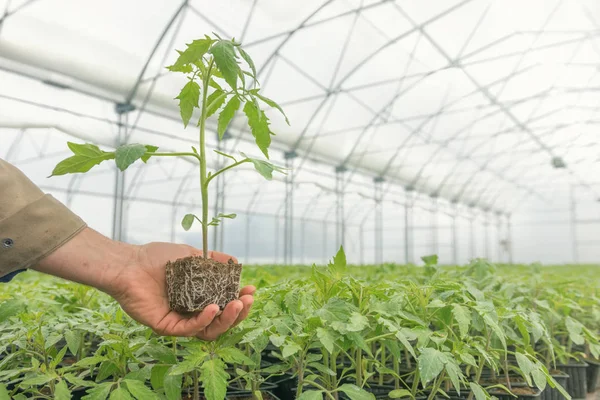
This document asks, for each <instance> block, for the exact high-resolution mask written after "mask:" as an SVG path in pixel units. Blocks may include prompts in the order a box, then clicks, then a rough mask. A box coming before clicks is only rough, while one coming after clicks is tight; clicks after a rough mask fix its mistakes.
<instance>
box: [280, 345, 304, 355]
mask: <svg viewBox="0 0 600 400" xmlns="http://www.w3.org/2000/svg"><path fill="white" fill-rule="evenodd" d="M300 350H302V348H300V346H298V345H297V344H296V343H288V344H286V345H285V346H283V349H282V350H281V355H282V356H283V358H288V357H291V356H293V355H294V354H296V353H297V352H299V351H300Z"/></svg>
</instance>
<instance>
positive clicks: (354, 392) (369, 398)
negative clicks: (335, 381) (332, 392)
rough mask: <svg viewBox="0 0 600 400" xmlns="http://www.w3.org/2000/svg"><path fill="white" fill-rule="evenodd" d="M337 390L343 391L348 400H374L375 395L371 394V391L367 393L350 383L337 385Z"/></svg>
mask: <svg viewBox="0 0 600 400" xmlns="http://www.w3.org/2000/svg"><path fill="white" fill-rule="evenodd" d="M337 390H338V391H340V392H343V393H344V394H345V395H346V396H348V397H349V398H350V400H375V395H373V393H369V392H367V391H366V390H364V389H361V388H359V387H358V386H356V385H353V384H350V383H344V384H343V385H341V386H340V387H338V389H337Z"/></svg>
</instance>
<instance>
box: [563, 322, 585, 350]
mask: <svg viewBox="0 0 600 400" xmlns="http://www.w3.org/2000/svg"><path fill="white" fill-rule="evenodd" d="M565 325H566V327H567V331H568V332H569V338H570V339H571V341H572V342H573V343H575V344H578V345H583V344H584V343H585V338H584V337H583V335H582V334H581V332H582V330H583V325H582V324H581V323H580V322H578V321H575V320H574V319H573V318H571V317H567V319H566V320H565Z"/></svg>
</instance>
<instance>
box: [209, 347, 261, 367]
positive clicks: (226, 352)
mask: <svg viewBox="0 0 600 400" xmlns="http://www.w3.org/2000/svg"><path fill="white" fill-rule="evenodd" d="M217 355H218V356H219V357H221V358H222V359H223V361H225V362H226V363H228V364H237V365H240V364H241V365H254V362H253V361H252V360H251V359H250V358H249V357H248V356H247V355H245V354H244V353H243V352H242V351H241V350H239V349H236V348H235V347H226V348H223V349H219V350H217Z"/></svg>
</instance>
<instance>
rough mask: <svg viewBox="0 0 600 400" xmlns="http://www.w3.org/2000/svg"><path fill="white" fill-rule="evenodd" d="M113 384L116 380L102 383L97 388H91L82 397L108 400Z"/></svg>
mask: <svg viewBox="0 0 600 400" xmlns="http://www.w3.org/2000/svg"><path fill="white" fill-rule="evenodd" d="M113 385H114V382H105V383H101V384H99V385H98V386H96V387H95V388H92V389H89V390H88V391H87V395H85V396H83V397H82V400H106V398H107V397H108V395H109V394H110V390H111V389H112V387H113Z"/></svg>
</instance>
